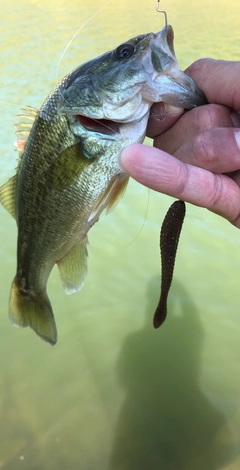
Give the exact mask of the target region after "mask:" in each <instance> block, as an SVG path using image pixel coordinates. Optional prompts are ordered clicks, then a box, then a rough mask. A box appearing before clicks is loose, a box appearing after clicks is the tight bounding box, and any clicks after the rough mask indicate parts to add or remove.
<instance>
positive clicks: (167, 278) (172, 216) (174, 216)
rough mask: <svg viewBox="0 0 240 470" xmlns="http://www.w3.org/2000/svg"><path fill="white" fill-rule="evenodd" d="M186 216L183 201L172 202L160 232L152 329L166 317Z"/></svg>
mask: <svg viewBox="0 0 240 470" xmlns="http://www.w3.org/2000/svg"><path fill="white" fill-rule="evenodd" d="M185 214H186V204H185V202H184V201H181V200H178V201H174V202H173V204H172V205H171V206H170V208H169V209H168V211H167V213H166V215H165V217H164V220H163V223H162V226H161V230H160V253H161V266H162V271H161V272H162V276H161V288H160V298H159V302H158V305H157V308H156V310H155V313H154V317H153V326H154V328H159V326H161V325H162V324H163V322H164V321H165V320H166V317H167V298H168V293H169V290H170V287H171V283H172V278H173V271H174V265H175V259H176V254H177V247H178V243H179V238H180V234H181V230H182V225H183V222H184V218H185Z"/></svg>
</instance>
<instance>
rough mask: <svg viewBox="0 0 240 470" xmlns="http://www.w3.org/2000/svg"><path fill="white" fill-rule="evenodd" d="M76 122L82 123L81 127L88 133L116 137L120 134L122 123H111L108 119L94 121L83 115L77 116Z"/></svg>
mask: <svg viewBox="0 0 240 470" xmlns="http://www.w3.org/2000/svg"><path fill="white" fill-rule="evenodd" d="M75 117H76V120H77V121H78V122H80V124H81V126H82V127H84V129H86V130H87V131H90V132H94V133H99V134H104V135H114V134H116V133H119V130H120V124H121V123H120V122H115V121H111V120H108V119H93V118H89V117H87V116H83V115H82V114H77V115H76V116H75Z"/></svg>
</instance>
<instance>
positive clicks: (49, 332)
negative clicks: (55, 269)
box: [9, 278, 57, 344]
mask: <svg viewBox="0 0 240 470" xmlns="http://www.w3.org/2000/svg"><path fill="white" fill-rule="evenodd" d="M9 317H10V320H11V321H12V323H13V324H14V325H16V326H19V327H21V328H24V327H26V326H30V328H32V329H33V330H34V331H35V332H36V333H37V335H38V336H40V338H42V339H43V340H45V341H47V342H48V343H50V344H55V343H56V342H57V328H56V324H55V320H54V316H53V311H52V307H51V304H50V301H49V299H48V296H47V294H46V292H44V293H43V294H34V293H32V292H29V293H27V292H26V293H25V292H21V290H20V289H19V287H18V285H17V283H16V278H15V279H14V280H13V283H12V287H11V292H10V300H9Z"/></svg>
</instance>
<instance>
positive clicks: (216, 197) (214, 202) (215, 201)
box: [209, 175, 223, 210]
mask: <svg viewBox="0 0 240 470" xmlns="http://www.w3.org/2000/svg"><path fill="white" fill-rule="evenodd" d="M222 196H223V178H222V177H221V176H220V175H218V177H216V178H215V179H214V185H213V190H212V197H211V200H210V204H209V209H211V210H214V209H215V208H216V207H219V206H220V205H221V199H222Z"/></svg>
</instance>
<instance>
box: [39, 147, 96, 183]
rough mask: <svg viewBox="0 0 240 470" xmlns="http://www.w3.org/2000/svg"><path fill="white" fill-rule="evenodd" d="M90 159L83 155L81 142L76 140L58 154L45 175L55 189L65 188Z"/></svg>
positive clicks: (89, 163)
mask: <svg viewBox="0 0 240 470" xmlns="http://www.w3.org/2000/svg"><path fill="white" fill-rule="evenodd" d="M92 161H93V160H91V159H90V158H87V157H86V156H85V155H84V153H83V148H82V143H81V142H77V143H76V144H74V145H71V146H70V147H68V148H67V149H66V150H64V151H63V152H62V153H61V154H60V155H59V157H58V158H57V159H56V160H55V161H54V162H53V164H52V165H51V166H50V168H49V169H48V174H47V177H48V179H49V180H50V181H51V184H52V185H53V186H54V188H55V189H64V188H67V187H68V186H70V184H72V183H73V182H74V181H75V180H76V178H77V177H78V175H79V173H81V171H83V170H84V169H85V168H86V167H87V166H88V165H91V163H92Z"/></svg>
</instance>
